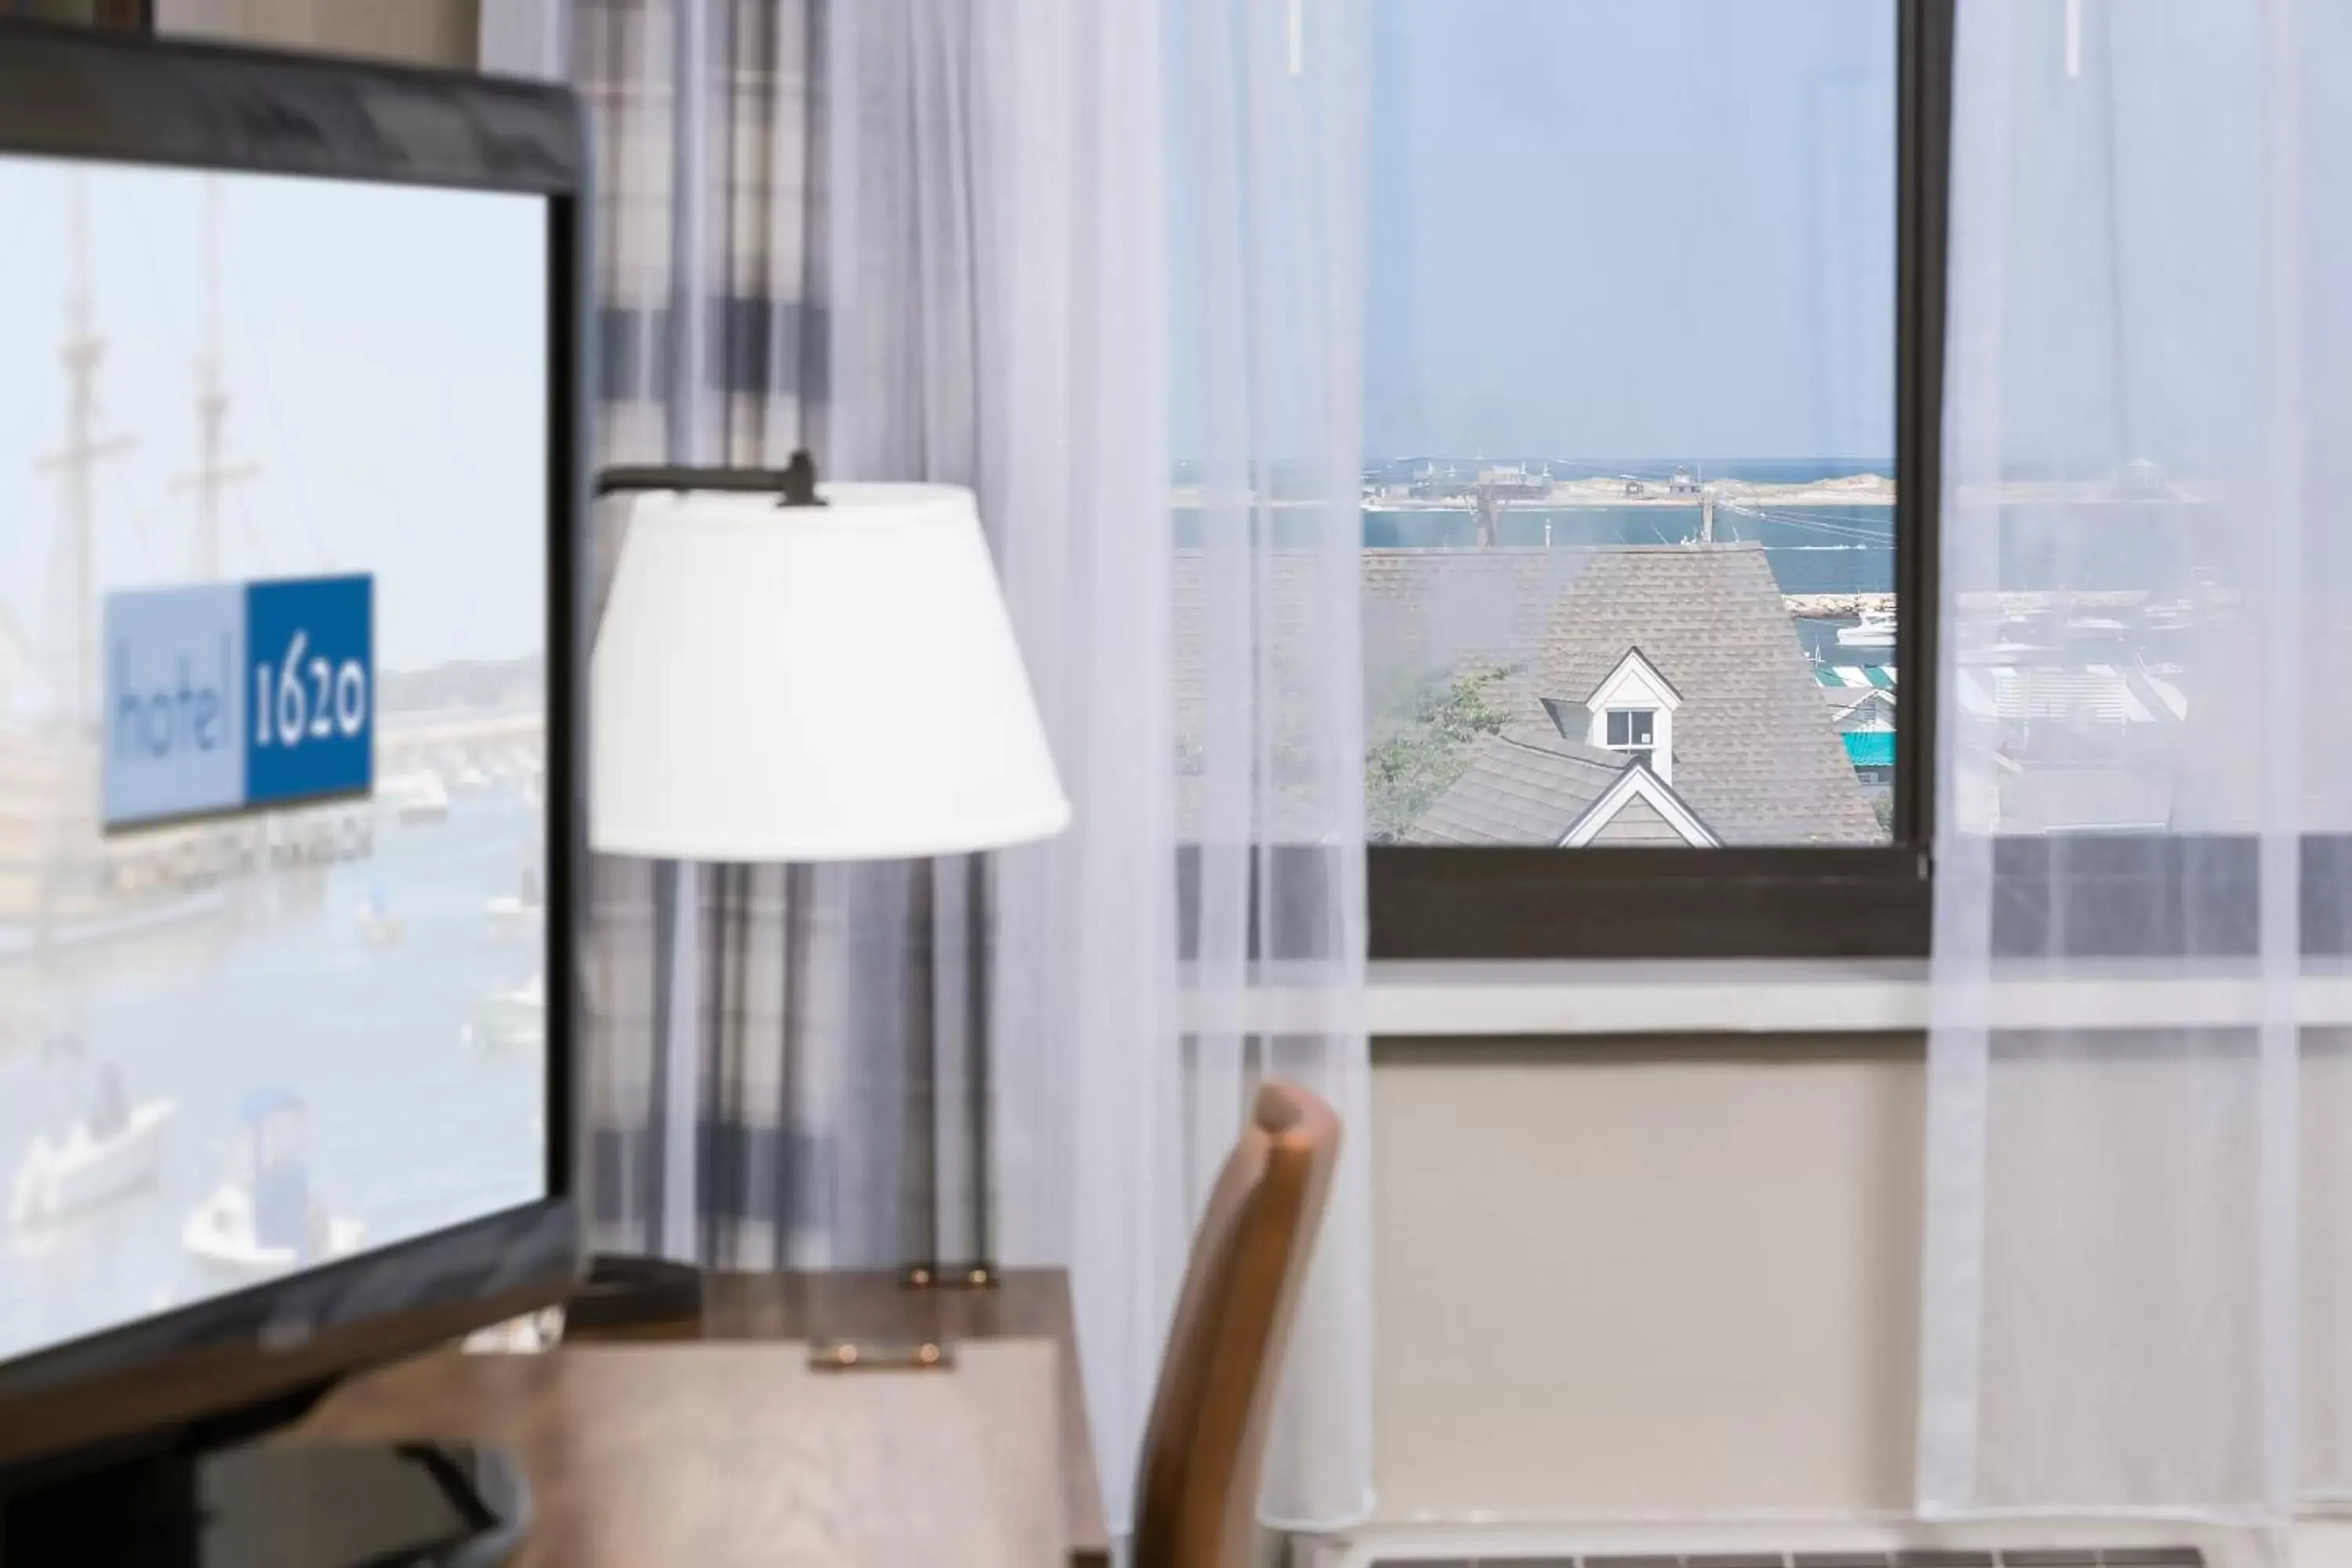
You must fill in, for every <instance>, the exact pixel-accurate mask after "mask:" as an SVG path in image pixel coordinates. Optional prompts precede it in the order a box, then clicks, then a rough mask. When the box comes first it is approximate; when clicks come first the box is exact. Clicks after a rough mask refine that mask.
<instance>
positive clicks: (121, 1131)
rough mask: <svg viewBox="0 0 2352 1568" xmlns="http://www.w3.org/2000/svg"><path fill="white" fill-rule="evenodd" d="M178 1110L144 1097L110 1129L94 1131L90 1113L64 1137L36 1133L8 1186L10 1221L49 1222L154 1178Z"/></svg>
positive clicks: (21, 1223)
mask: <svg viewBox="0 0 2352 1568" xmlns="http://www.w3.org/2000/svg"><path fill="white" fill-rule="evenodd" d="M176 1109H177V1108H176V1107H175V1106H174V1105H173V1102H172V1101H170V1100H144V1101H142V1102H141V1103H139V1104H137V1105H134V1106H132V1107H131V1110H130V1113H129V1115H128V1116H126V1117H125V1118H124V1120H123V1122H122V1125H121V1127H119V1128H117V1129H116V1130H115V1131H112V1132H111V1133H109V1134H106V1135H103V1136H100V1135H99V1134H97V1133H95V1132H93V1131H91V1127H90V1122H89V1119H88V1118H86V1117H85V1118H79V1119H77V1120H76V1121H74V1123H73V1125H72V1126H70V1127H69V1128H68V1129H67V1130H66V1131H65V1133H64V1135H63V1136H62V1137H58V1138H54V1139H52V1138H51V1137H49V1136H48V1135H47V1134H46V1133H44V1134H41V1135H39V1136H37V1137H36V1138H35V1139H34V1140H33V1146H32V1147H31V1148H30V1149H28V1150H26V1152H25V1158H24V1161H23V1162H22V1163H20V1164H19V1165H18V1166H17V1167H16V1181H15V1182H14V1183H13V1184H11V1186H10V1188H9V1192H8V1218H9V1220H10V1221H11V1222H12V1223H14V1224H15V1225H16V1226H19V1227H29V1226H37V1225H46V1224H48V1223H50V1222H52V1221H55V1220H58V1219H62V1218H65V1217H66V1216H68V1215H73V1214H76V1213H79V1211H81V1210H83V1209H89V1208H95V1207H97V1206H98V1205H100V1204H104V1203H107V1202H109V1201H110V1200H112V1199H114V1198H118V1197H121V1196H122V1195H123V1194H126V1193H130V1192H131V1191H134V1190H136V1189H137V1188H139V1187H142V1186H144V1185H146V1184H148V1183H150V1182H152V1181H153V1180H154V1179H155V1173H156V1172H157V1170H159V1169H160V1168H161V1167H162V1165H163V1131H164V1129H165V1128H167V1127H169V1126H170V1125H171V1122H172V1117H173V1112H174V1110H176Z"/></svg>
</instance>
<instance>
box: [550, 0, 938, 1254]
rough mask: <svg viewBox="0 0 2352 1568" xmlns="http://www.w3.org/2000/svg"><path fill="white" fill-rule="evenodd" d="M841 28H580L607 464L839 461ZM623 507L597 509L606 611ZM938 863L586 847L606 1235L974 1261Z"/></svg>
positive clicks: (597, 1168) (663, 22)
mask: <svg viewBox="0 0 2352 1568" xmlns="http://www.w3.org/2000/svg"><path fill="white" fill-rule="evenodd" d="M824 20H825V19H824V4H823V0H700V3H699V4H696V3H695V0H575V3H574V4H573V5H571V6H570V7H569V8H568V11H567V14H566V15H565V16H563V17H562V23H561V26H562V41H563V43H564V47H565V48H566V51H567V62H566V63H567V68H568V74H569V75H570V77H571V79H572V83H573V85H574V86H575V87H576V88H577V89H579V90H580V92H581V93H582V95H583V98H584V99H585V100H586V102H587V104H588V106H589V110H590V113H591V116H592V118H593V123H594V127H595V132H596V142H597V160H598V163H597V170H596V177H597V181H598V191H597V214H596V224H597V257H598V259H597V279H596V300H597V304H596V313H595V331H596V338H597V341H596V352H597V358H598V369H597V392H598V396H599V404H600V407H599V416H600V425H601V430H600V436H599V440H598V449H597V460H598V462H599V463H600V464H613V463H625V462H648V461H662V460H678V461H695V462H704V463H730V464H737V465H759V466H779V465H781V464H782V462H783V461H784V459H785V458H787V457H788V456H789V454H790V453H791V451H792V450H793V448H794V447H800V446H809V447H813V448H814V449H815V450H816V451H817V452H818V454H819V456H820V458H822V457H823V456H824V435H825V431H824V410H825V404H826V391H827V384H826V362H825V353H826V345H827V336H828V334H827V318H826V310H825V296H826V290H825V286H824V230H825V199H826V192H825V181H824V168H825V156H824V94H823V77H824V69H823V66H824ZM623 511H624V509H623V508H621V507H619V506H614V505H607V506H604V507H601V508H599V509H598V516H597V518H596V520H595V525H594V527H595V531H594V536H593V540H592V548H591V552H590V553H591V556H592V560H593V570H594V571H595V574H596V586H597V604H598V605H599V607H600V608H601V605H602V601H603V595H604V589H605V587H606V585H608V584H609V583H610V580H611V573H612V570H613V566H614V563H615V561H616V560H617V557H618V553H619V547H620V536H621V531H622V528H621V523H622V514H623ZM938 875H939V873H938V871H937V870H935V868H933V867H932V866H931V865H930V863H929V862H922V863H915V864H898V865H876V866H858V867H850V866H837V867H793V868H782V867H773V866H760V867H751V866H724V867H722V866H706V867H700V868H693V869H691V870H689V871H688V872H687V873H686V874H685V875H684V876H682V877H681V876H680V875H679V874H678V873H677V870H676V869H675V868H662V867H656V866H654V865H652V864H649V863H647V862H645V861H638V860H628V859H614V858H604V857H598V858H596V859H595V861H594V863H593V867H592V868H591V874H590V879H589V880H590V896H591V898H592V900H593V905H594V910H593V915H594V922H593V952H592V954H591V965H592V979H591V984H592V989H593V998H592V1005H591V1008H590V1018H589V1022H588V1029H587V1035H586V1039H585V1042H584V1043H585V1048H586V1064H585V1072H584V1075H583V1076H584V1079H585V1101H586V1104H585V1120H586V1124H587V1132H586V1139H585V1145H584V1157H585V1161H586V1165H585V1180H586V1184H587V1189H588V1197H589V1202H590V1210H591V1215H592V1219H593V1225H594V1227H595V1242H596V1245H598V1246H599V1247H604V1248H607V1249H613V1250H625V1251H641V1252H642V1251H650V1252H662V1253H667V1254H670V1255H674V1256H691V1257H697V1258H701V1259H703V1260H705V1261H707V1262H710V1263H713V1264H717V1265H720V1266H726V1267H736V1268H765V1267H785V1266H795V1267H809V1266H827V1265H833V1266H842V1267H856V1266H886V1265H894V1264H897V1263H899V1262H901V1261H905V1260H908V1259H911V1258H927V1257H955V1256H961V1255H962V1253H963V1251H964V1250H965V1249H966V1248H967V1247H969V1246H970V1245H971V1237H970V1236H969V1235H968V1231H969V1223H968V1222H966V1221H963V1220H961V1218H960V1217H951V1216H963V1215H968V1214H969V1213H970V1212H971V1179H970V1170H971V1163H972V1162H971V1158H970V1154H971V1150H970V1149H969V1148H968V1147H967V1142H966V1140H967V1134H966V1133H965V1131H964V1129H965V1128H966V1127H968V1126H969V1125H970V1123H971V1119H970V1118H969V1117H968V1116H967V1115H965V1114H963V1113H962V1097H963V1096H964V1095H965V1093H966V1090H967V1089H968V1087H969V1086H968V1083H967V1080H966V1079H965V1078H964V1076H963V1074H962V1071H961V1063H963V1062H964V1061H966V1060H968V1059H969V1057H970V1047H971V1044H972V1042H973V1041H975V1040H976V1039H977V1038H978V1037H979V1034H980V1032H981V1028H982V1024H981V1021H980V1008H979V1006H978V1005H977V996H978V991H977V988H976V986H975V985H974V984H972V983H971V973H972V969H973V964H972V960H973V958H974V956H975V955H976V953H977V952H978V950H977V948H976V947H975V946H974V944H973V943H972V942H968V941H967V940H966V934H965V931H964V930H963V926H962V922H961V921H959V920H957V919H955V918H953V913H954V912H953V911H952V910H948V911H943V910H940V908H939V907H938V906H939V900H936V899H935V898H934V897H933V896H932V885H933V882H934V880H935V879H936V878H937V877H938ZM680 889H684V890H685V891H684V892H683V894H681V892H680ZM681 896H683V897H684V898H685V899H686V900H687V901H688V904H689V908H688V909H687V910H685V911H684V918H682V919H680V918H678V915H679V911H678V910H677V899H678V898H680V897H681ZM679 943H683V944H684V948H685V952H684V953H683V954H681V953H680V952H677V944H679ZM681 958H682V959H683V961H682V962H681ZM680 982H684V983H685V984H687V985H688V994H686V995H685V996H683V997H680V996H674V995H673V994H671V993H672V990H673V987H674V986H676V985H677V984H679V983H680ZM679 1052H688V1053H690V1054H691V1060H690V1062H682V1061H681V1060H680V1059H679V1058H678V1056H677V1053H679ZM682 1068H686V1069H688V1070H681V1069H682ZM681 1097H683V1098H684V1100H685V1103H680V1100H681Z"/></svg>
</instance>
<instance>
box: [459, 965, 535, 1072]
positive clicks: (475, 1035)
mask: <svg viewBox="0 0 2352 1568" xmlns="http://www.w3.org/2000/svg"><path fill="white" fill-rule="evenodd" d="M458 1037H459V1038H460V1039H462V1040H463V1041H464V1042H465V1043H466V1044H467V1046H469V1047H472V1048H473V1049H475V1050H478V1051H480V1052H482V1053H483V1054H485V1055H491V1054H495V1053H499V1052H504V1051H511V1050H521V1049H526V1048H530V1047H539V1046H544V1045H545V1044H546V1043H547V985H546V983H545V982H544V981H543V980H542V979H541V977H540V976H538V975H536V974H534V975H532V976H531V977H530V979H529V980H526V981H524V982H523V983H522V984H520V985H518V986H516V987H515V988H514V989H513V990H511V991H493V992H491V993H490V994H488V995H487V996H485V997H483V998H482V999H481V1000H480V1001H478V1002H477V1003H475V1004H474V1016H473V1017H472V1018H470V1019H468V1020H467V1022H466V1023H465V1024H464V1025H463V1026H461V1027H460V1028H459V1030H458Z"/></svg>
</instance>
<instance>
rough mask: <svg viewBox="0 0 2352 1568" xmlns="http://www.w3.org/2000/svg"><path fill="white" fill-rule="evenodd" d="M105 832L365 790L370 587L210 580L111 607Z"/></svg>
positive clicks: (370, 758)
mask: <svg viewBox="0 0 2352 1568" xmlns="http://www.w3.org/2000/svg"><path fill="white" fill-rule="evenodd" d="M105 635H106V698H105V724H106V763H105V779H106V790H105V794H106V800H105V806H106V825H107V826H109V827H121V826H129V825H131V824H133V823H140V822H154V821H159V820H163V819H167V818H171V817H179V816H196V815H199V814H207V813H216V812H226V811H238V810H244V809H247V808H248V807H253V806H264V805H289V804H291V803H293V802H295V801H301V800H316V799H319V798H320V797H322V796H328V795H353V794H364V793H365V792H366V791H367V790H369V789H370V788H371V787H372V786H373V784H374V782H375V584H374V579H373V578H371V577H366V576H350V577H307V578H292V579H287V580H282V581H278V582H271V583H247V584H235V583H220V584H204V585H202V586H199V587H192V588H166V589H157V590H152V591H148V592H140V593H129V594H115V595H110V596H109V597H108V599H107V601H106V616H105Z"/></svg>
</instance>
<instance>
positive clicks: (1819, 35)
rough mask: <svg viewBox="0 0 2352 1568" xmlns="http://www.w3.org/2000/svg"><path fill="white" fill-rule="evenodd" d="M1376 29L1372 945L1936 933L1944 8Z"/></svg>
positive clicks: (1389, 20)
mask: <svg viewBox="0 0 2352 1568" xmlns="http://www.w3.org/2000/svg"><path fill="white" fill-rule="evenodd" d="M1372 15H1373V22H1374V37H1373V52H1372V70H1371V82H1372V96H1371V112H1372V116H1373V130H1372V149H1373V150H1372V159H1371V167H1370V205H1371V252H1370V272H1369V279H1370V288H1369V290H1368V292H1369V300H1368V306H1369V321H1368V332H1367V340H1366V342H1367V377H1366V379H1367V394H1366V405H1365V410H1364V441H1365V459H1366V469H1365V473H1364V476H1363V495H1364V532H1363V537H1364V546H1365V548H1364V556H1363V573H1364V604H1365V626H1364V642H1365V657H1366V715H1367V728H1368V743H1369V750H1370V755H1369V757H1368V768H1367V774H1366V778H1367V811H1366V818H1367V827H1368V832H1369V833H1370V837H1371V838H1372V840H1373V847H1372V851H1371V861H1372V868H1371V895H1372V942H1373V950H1374V952H1375V953H1376V954H1379V955H1381V956H1511V955H1517V954H1528V955H1543V954H1555V953H1570V954H1572V953H1596V954H1599V953H1609V954H1614V953H1626V952H1665V953H1677V952H1804V951H1830V952H1918V951H1924V949H1925V942H1926V929H1927V918H1926V917H1927V882H1926V857H1925V855H1924V853H1923V850H1924V847H1925V845H1926V844H1927V804H1928V802H1927V795H1928V794H1929V791H1928V790H1927V787H1926V779H1925V777H1924V773H1925V769H1926V763H1927V752H1926V749H1925V742H1924V738H1923V737H1924V736H1925V734H1926V733H1927V726H1926V725H1924V724H1919V723H1916V722H1915V721H1914V716H1915V715H1916V714H1918V713H1922V712H1925V711H1928V708H1927V704H1928V703H1929V702H1931V701H1932V700H1933V696H1934V693H1933V691H1932V689H1931V688H1932V684H1933V683H1932V679H1930V678H1931V676H1932V673H1933V671H1932V668H1931V666H1932V659H1930V658H1928V657H1927V649H1928V648H1929V647H1931V646H1932V644H1931V641H1930V638H1931V636H1932V629H1933V628H1932V627H1931V626H1928V625H1927V621H1928V619H1929V617H1930V616H1931V614H1932V609H1933V595H1932V592H1931V591H1930V590H1931V588H1932V575H1931V573H1932V560H1933V545H1934V538H1933V512H1934V504H1933V503H1934V499H1935V487H1936V465H1935V451H1934V447H1933V437H1934V429H1935V418H1934V412H1933V411H1934V407H1935V396H1936V389H1937V384H1938V381H1939V377H1940V341H1941V330H1942V329H1941V313H1940V312H1941V288H1940V273H1941V244H1942V240H1941V211H1942V202H1943V189H1942V187H1943V167H1942V151H1941V150H1942V148H1943V145H1944V138H1945V135H1946V131H1945V118H1946V114H1947V110H1946V104H1947V101H1948V58H1949V33H1950V9H1949V5H1948V0H1772V3H1769V4H1737V5H1732V4H1721V3H1717V0H1641V3H1638V4H1636V3H1633V0H1446V3H1443V4H1441V3H1438V0H1372ZM1401 757H1402V758H1409V759H1410V760H1411V763H1412V765H1401V764H1400V761H1399V759H1400V758H1401ZM1629 775H1630V778H1629ZM1633 781H1638V783H1636V782H1633Z"/></svg>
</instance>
